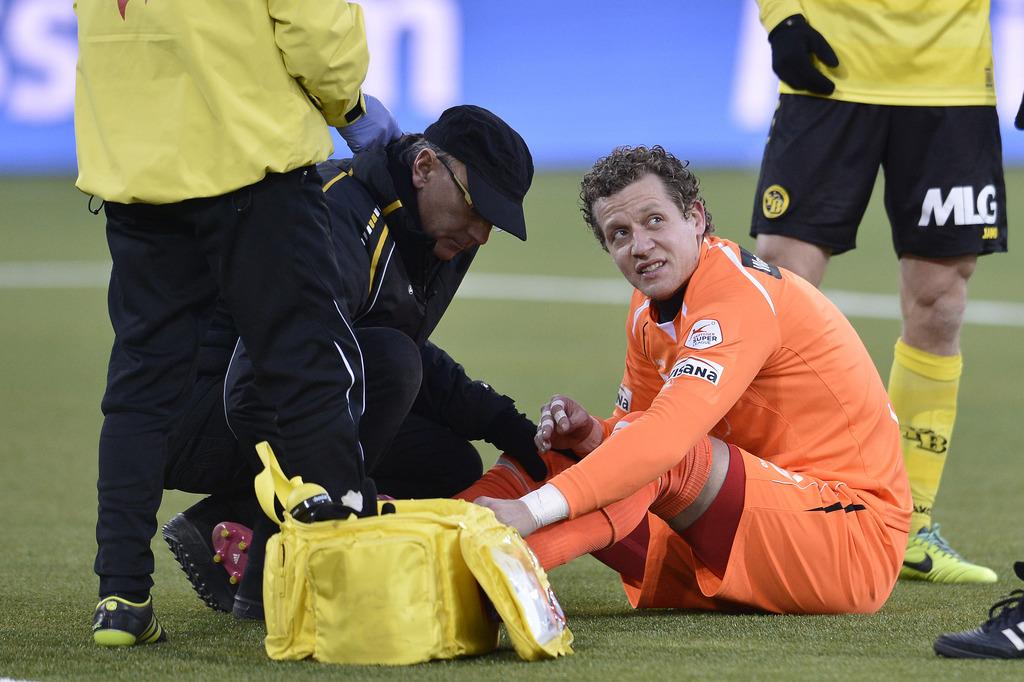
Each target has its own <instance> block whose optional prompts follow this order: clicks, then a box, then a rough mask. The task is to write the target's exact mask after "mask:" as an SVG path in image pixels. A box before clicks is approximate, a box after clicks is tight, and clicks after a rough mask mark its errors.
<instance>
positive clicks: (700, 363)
mask: <svg viewBox="0 0 1024 682" xmlns="http://www.w3.org/2000/svg"><path fill="white" fill-rule="evenodd" d="M722 371H723V368H722V366H721V365H720V364H718V363H717V362H711V361H710V360H704V359H703V358H698V357H694V356H692V355H691V356H690V357H688V358H683V359H682V360H680V361H679V362H677V363H676V364H674V365H672V371H671V372H669V373H668V378H669V381H671V380H672V379H675V378H676V377H693V378H695V379H703V380H704V381H706V382H708V383H709V384H712V385H714V386H717V385H718V381H719V380H720V379H721V378H722Z"/></svg>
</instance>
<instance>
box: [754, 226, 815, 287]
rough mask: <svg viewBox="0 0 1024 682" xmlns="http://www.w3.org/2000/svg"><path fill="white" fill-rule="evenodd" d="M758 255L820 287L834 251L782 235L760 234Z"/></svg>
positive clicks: (758, 237)
mask: <svg viewBox="0 0 1024 682" xmlns="http://www.w3.org/2000/svg"><path fill="white" fill-rule="evenodd" d="M757 255H758V257H759V258H761V259H763V260H765V261H767V262H768V263H772V264H773V265H778V266H779V267H783V268H786V269H787V270H789V271H790V272H795V273H796V274H798V275H800V276H801V277H803V278H804V279H806V280H807V281H808V282H810V283H811V284H813V285H814V286H816V287H820V286H821V280H823V279H824V278H825V270H826V269H828V261H829V259H830V258H831V257H832V251H831V250H830V249H827V248H824V247H821V246H818V245H817V244H809V243H808V242H805V241H801V240H799V239H794V238H793V237H784V236H782V235H781V234H759V235H757Z"/></svg>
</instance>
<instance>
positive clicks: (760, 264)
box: [740, 246, 782, 279]
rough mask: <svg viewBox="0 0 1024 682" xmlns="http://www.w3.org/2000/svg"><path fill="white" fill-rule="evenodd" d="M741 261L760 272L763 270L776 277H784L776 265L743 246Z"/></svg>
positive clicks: (741, 248)
mask: <svg viewBox="0 0 1024 682" xmlns="http://www.w3.org/2000/svg"><path fill="white" fill-rule="evenodd" d="M740 261H741V262H742V263H743V265H745V266H746V267H748V268H751V269H753V270H757V271H758V272H763V273H764V274H766V275H771V276H772V277H774V278H775V279H782V273H781V272H779V269H778V268H777V267H776V266H774V265H771V264H770V263H768V262H766V261H763V260H761V259H760V258H758V257H757V256H755V255H754V254H752V253H750V252H749V251H747V250H746V249H744V248H743V247H742V246H741V247H740Z"/></svg>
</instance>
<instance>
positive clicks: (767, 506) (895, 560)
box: [623, 450, 909, 614]
mask: <svg viewBox="0 0 1024 682" xmlns="http://www.w3.org/2000/svg"><path fill="white" fill-rule="evenodd" d="M740 452H741V454H742V457H743V465H744V470H745V473H746V479H747V480H746V487H745V493H744V502H743V512H742V514H741V516H740V520H739V525H738V526H737V528H736V535H735V538H734V540H733V545H732V549H731V551H730V553H729V560H728V563H727V565H726V570H725V574H724V575H723V576H722V577H721V578H719V577H718V576H716V575H715V574H714V573H712V572H711V571H710V570H709V569H708V568H706V567H705V566H703V565H702V564H701V562H700V561H699V560H698V559H697V558H696V557H695V556H694V553H693V551H692V550H691V549H690V546H689V545H688V544H687V543H686V541H685V540H683V539H682V538H681V537H679V535H678V534H676V533H675V532H674V531H673V530H672V529H671V528H669V527H668V525H666V524H665V523H664V522H663V521H662V520H661V519H659V518H657V517H655V516H654V515H652V514H648V522H649V524H650V542H649V544H648V548H647V558H646V562H645V568H644V578H643V580H642V582H640V583H633V582H630V581H629V580H627V579H623V583H624V587H625V589H626V594H627V596H628V597H629V601H630V603H631V604H632V605H633V606H634V607H636V608H684V609H706V610H712V611H733V612H737V611H738V612H743V611H766V612H770V613H794V614H812V613H873V612H874V611H877V610H878V609H879V608H880V607H881V606H882V604H884V603H885V600H886V599H888V597H889V594H890V593H891V592H892V589H893V586H894V585H895V584H896V578H897V576H898V574H899V569H900V565H901V564H902V562H903V552H904V550H905V548H906V544H907V533H908V527H903V528H892V527H890V526H887V525H886V524H885V522H884V521H883V516H882V513H881V510H880V507H881V506H882V505H883V504H884V503H882V502H879V501H878V500H877V499H876V498H874V497H873V496H871V495H870V494H864V493H861V492H859V491H856V490H851V489H849V488H848V487H847V486H846V485H845V484H842V483H836V482H834V481H830V482H826V481H822V480H820V479H816V478H814V477H812V476H808V475H806V474H799V475H798V474H794V473H791V472H788V471H785V470H783V469H780V468H778V467H776V466H775V465H773V464H771V463H769V462H766V461H765V460H763V459H761V458H760V457H756V456H754V455H751V454H750V453H748V452H745V451H742V450H740ZM907 522H908V526H909V518H908V520H907Z"/></svg>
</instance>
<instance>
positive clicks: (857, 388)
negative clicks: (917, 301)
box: [551, 237, 911, 530]
mask: <svg viewBox="0 0 1024 682" xmlns="http://www.w3.org/2000/svg"><path fill="white" fill-rule="evenodd" d="M626 336H627V350H626V368H625V373H624V375H623V379H622V386H621V387H620V389H619V395H618V400H617V405H616V408H615V412H614V414H613V415H612V417H611V418H609V419H608V420H606V422H605V433H606V438H605V440H604V442H603V443H602V444H601V445H600V446H599V447H598V448H597V449H595V450H594V451H593V452H592V453H590V454H589V455H588V456H587V457H585V458H584V459H583V460H582V461H581V462H579V463H578V464H576V465H575V466H573V467H571V468H569V469H567V470H566V471H564V472H563V473H561V474H559V475H558V476H556V477H555V478H554V479H552V481H551V482H552V483H553V484H554V485H555V486H556V487H557V488H558V489H559V490H560V491H561V492H562V493H563V494H564V495H565V497H566V500H567V501H568V503H569V508H570V511H571V515H572V516H573V517H576V516H579V515H581V514H585V513H587V512H589V511H592V510H594V509H598V508H600V507H603V506H605V505H607V504H610V503H611V502H614V501H616V500H620V499H622V498H624V497H626V496H627V495H629V494H631V493H633V492H634V491H636V490H637V489H639V488H640V487H641V486H642V485H644V484H646V483H647V482H649V481H652V480H654V479H655V478H657V477H658V476H659V475H660V474H662V473H664V472H665V471H667V470H668V469H669V468H670V467H671V466H673V465H674V464H675V463H676V462H678V461H679V458H680V457H682V456H683V454H684V453H686V452H687V451H688V450H689V449H690V448H691V447H692V446H693V445H694V443H695V442H696V441H697V439H698V438H700V437H702V436H704V435H705V434H708V433H710V434H711V435H712V436H714V437H716V438H719V439H721V440H723V441H726V442H728V443H733V444H735V445H738V446H740V447H741V448H743V449H744V450H747V451H748V452H750V453H753V454H755V455H757V456H759V457H761V458H762V459H763V460H765V462H766V463H765V466H771V464H775V465H777V466H778V467H779V468H780V469H785V470H786V471H788V472H790V474H791V477H792V478H791V480H792V484H793V485H797V486H799V485H801V484H802V483H805V482H803V481H802V479H801V476H800V474H801V473H807V474H811V475H813V476H815V477H817V478H818V479H821V480H823V481H826V482H827V484H829V485H833V486H847V487H848V488H849V489H851V490H854V491H857V494H858V495H859V496H860V497H862V498H863V500H864V502H865V503H866V504H869V505H871V506H872V507H873V508H875V509H877V510H878V511H879V512H880V513H881V514H882V516H883V518H884V519H885V521H886V523H887V524H888V525H890V526H892V527H893V528H901V529H904V530H905V529H906V527H907V524H908V523H909V518H910V507H911V501H910V489H909V484H908V482H907V476H906V473H905V471H904V468H903V458H902V455H901V453H900V440H899V426H898V424H897V421H896V415H895V413H894V412H893V410H892V407H891V406H890V404H889V398H888V396H887V395H886V392H885V389H884V388H883V386H882V380H881V378H880V377H879V376H878V371H877V370H876V369H875V366H874V364H873V363H872V361H871V358H870V356H869V355H868V352H867V350H866V349H865V348H864V345H863V343H861V340H860V338H859V337H858V336H857V333H856V332H855V331H854V330H853V327H852V326H850V323H849V322H848V321H847V320H846V318H845V317H844V316H843V315H842V313H840V312H839V310H838V309H837V308H836V307H835V306H834V305H833V304H832V302H831V301H829V300H828V299H827V298H826V297H825V296H824V295H822V294H821V293H820V292H819V291H818V290H817V289H815V288H814V287H813V286H811V285H810V284H808V283H807V282H806V281H804V280H803V279H802V278H800V277H798V276H796V275H794V274H792V273H790V272H788V271H786V270H780V269H779V268H777V267H775V266H771V265H768V264H767V263H765V262H764V261H762V260H761V259H759V258H757V257H756V256H754V255H753V254H751V253H749V252H747V251H746V250H744V249H742V248H740V247H739V246H738V245H737V244H735V243H733V242H730V241H727V240H724V239H718V238H715V237H706V238H705V239H704V242H703V244H702V246H701V252H700V261H699V263H698V265H697V268H696V270H695V271H694V273H693V275H692V276H691V278H690V280H689V282H688V283H687V286H686V291H685V295H684V297H683V304H682V307H681V309H680V311H679V313H678V314H677V315H676V317H675V319H672V320H665V321H661V320H659V319H658V317H657V312H656V310H655V307H653V306H652V305H651V301H650V299H649V298H647V297H646V296H644V295H643V294H641V293H640V292H639V291H635V292H634V293H633V299H632V304H631V307H630V312H629V315H628V317H627V319H626ZM629 412H642V413H643V414H642V415H640V416H639V418H636V419H635V420H634V421H632V423H631V424H630V425H629V426H628V427H627V428H622V429H619V430H617V431H615V432H614V433H612V426H613V425H614V424H615V423H616V422H617V421H618V420H619V419H620V418H621V417H622V416H624V415H625V414H627V413H629Z"/></svg>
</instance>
